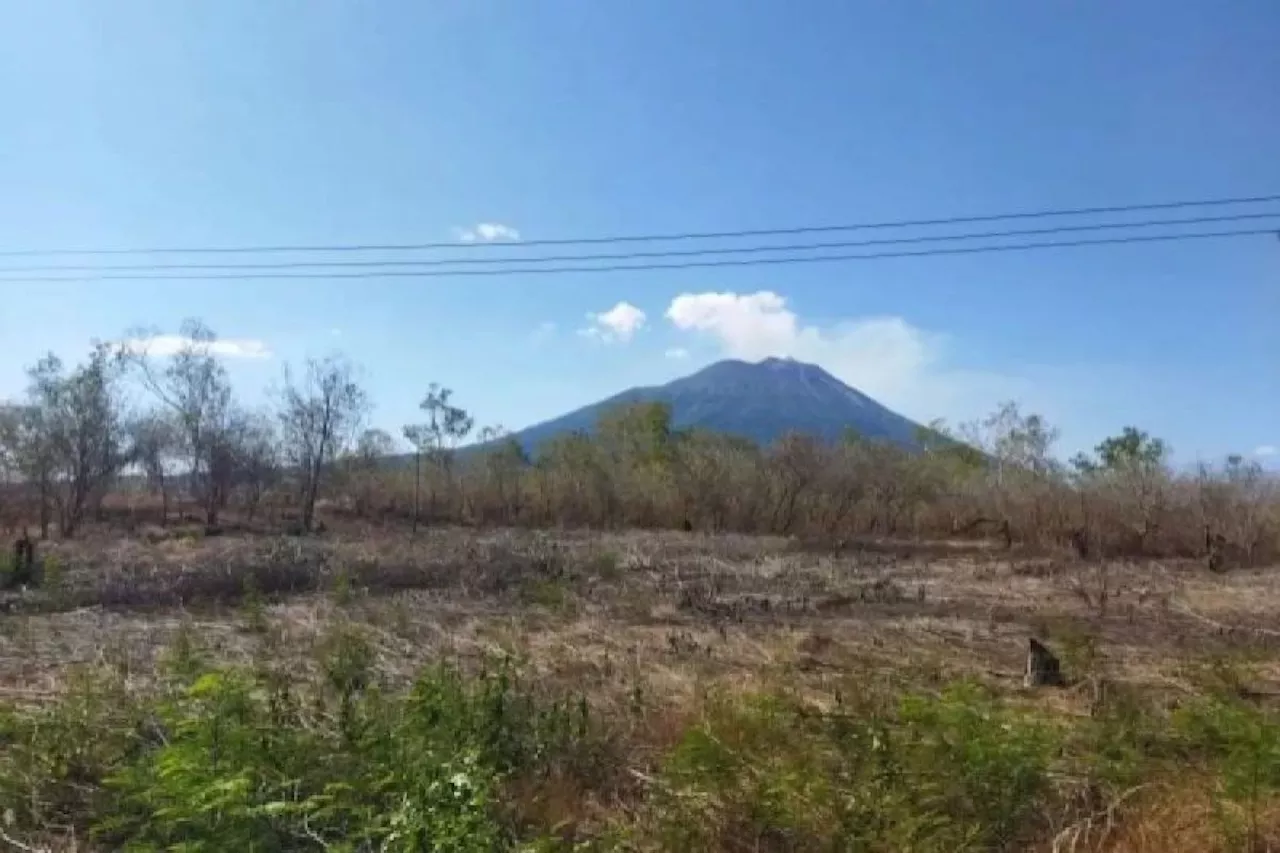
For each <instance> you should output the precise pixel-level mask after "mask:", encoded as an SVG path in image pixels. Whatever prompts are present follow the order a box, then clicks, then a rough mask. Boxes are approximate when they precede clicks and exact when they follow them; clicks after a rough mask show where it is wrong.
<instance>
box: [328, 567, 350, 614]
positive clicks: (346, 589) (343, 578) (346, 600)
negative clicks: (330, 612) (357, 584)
mask: <svg viewBox="0 0 1280 853" xmlns="http://www.w3.org/2000/svg"><path fill="white" fill-rule="evenodd" d="M331 595H332V597H333V603H334V604H335V605H337V606H338V607H346V606H347V605H348V604H350V603H351V598H352V586H351V572H350V571H349V570H348V569H347V567H346V566H342V567H341V568H339V569H338V570H337V571H336V572H335V573H334V575H333V584H332V590H331Z"/></svg>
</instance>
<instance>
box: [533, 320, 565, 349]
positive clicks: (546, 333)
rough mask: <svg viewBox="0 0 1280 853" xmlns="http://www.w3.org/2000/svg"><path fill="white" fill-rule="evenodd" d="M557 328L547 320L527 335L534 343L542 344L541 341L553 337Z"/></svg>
mask: <svg viewBox="0 0 1280 853" xmlns="http://www.w3.org/2000/svg"><path fill="white" fill-rule="evenodd" d="M557 328H558V327H557V326H556V324H555V323H553V322H551V321H550V320H547V321H545V322H542V323H539V324H538V328H536V329H534V330H533V332H532V333H531V334H530V335H529V337H530V338H532V339H533V342H534V343H542V342H543V341H545V340H549V339H550V338H552V337H554V336H555V333H556V330H557Z"/></svg>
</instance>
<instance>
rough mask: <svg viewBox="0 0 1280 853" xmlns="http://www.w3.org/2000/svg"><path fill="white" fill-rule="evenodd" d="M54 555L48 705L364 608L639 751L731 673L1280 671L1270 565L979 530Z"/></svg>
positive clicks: (246, 658)
mask: <svg viewBox="0 0 1280 853" xmlns="http://www.w3.org/2000/svg"><path fill="white" fill-rule="evenodd" d="M49 553H50V554H52V555H54V557H55V561H56V564H57V565H58V567H59V572H58V575H59V577H58V579H57V584H56V586H54V587H52V588H49V589H42V590H34V591H27V592H25V593H20V594H19V593H14V594H10V595H9V597H8V598H7V599H5V600H4V604H5V606H6V608H7V610H8V613H7V614H6V615H3V616H0V700H4V699H7V700H10V701H13V702H16V703H18V704H28V703H31V704H40V703H44V702H48V701H51V700H52V699H54V698H55V697H56V696H57V695H58V694H59V692H60V691H61V689H62V687H63V685H64V684H65V683H66V679H67V677H68V674H69V673H70V672H71V671H72V670H73V669H74V668H76V667H78V666H80V665H83V664H96V665H102V666H107V667H110V668H113V669H116V670H118V671H120V672H122V673H124V674H126V675H127V678H128V683H130V684H132V685H134V686H138V687H141V686H144V685H145V684H146V683H147V682H148V681H150V680H151V679H153V678H154V677H155V676H156V674H157V667H158V664H159V655H160V652H161V650H163V649H164V648H166V647H168V646H169V645H171V644H172V642H173V641H174V639H175V638H176V637H177V636H178V634H179V632H180V631H188V632H189V634H190V636H192V637H193V638H194V639H195V641H196V643H197V645H198V646H199V647H200V648H201V649H202V650H203V651H204V652H205V653H206V654H209V655H211V656H213V657H215V658H217V659H220V660H224V661H229V662H240V663H246V664H250V663H253V662H255V661H262V660H264V659H266V660H270V662H271V663H272V665H274V666H280V667H285V668H288V669H289V670H291V671H294V672H299V671H305V670H308V669H313V668H315V667H316V665H317V664H316V660H317V644H318V643H319V642H320V641H321V639H322V638H323V637H324V636H326V634H327V633H328V631H329V629H330V628H331V627H332V626H333V625H334V624H335V623H336V622H351V623H355V624H358V625H360V626H363V628H364V629H365V631H366V633H367V636H369V637H370V639H371V640H372V643H373V646H374V648H375V649H376V653H377V668H378V672H379V674H380V676H381V677H382V679H383V680H385V681H386V682H387V683H388V684H389V685H404V684H407V683H408V682H409V681H410V680H411V679H412V678H413V677H414V675H415V673H416V672H418V671H419V670H420V668H421V667H422V666H423V665H424V664H428V663H431V662H433V661H439V660H441V659H446V660H453V661H459V662H462V663H463V664H464V665H468V664H472V663H475V662H478V661H479V660H481V659H482V658H484V657H485V656H487V655H491V654H492V653H494V652H498V651H501V652H505V653H508V654H514V655H516V656H518V657H519V658H521V659H523V660H524V661H526V662H527V666H529V667H530V668H532V670H533V671H534V672H535V673H536V674H537V675H538V677H539V678H540V679H541V680H542V681H543V682H545V683H546V684H547V685H553V686H554V685H560V686H564V687H567V688H569V689H572V690H575V691H579V692H583V693H585V694H587V695H589V696H590V697H591V698H592V701H593V702H594V703H595V704H596V705H598V706H599V707H602V708H605V709H608V708H610V707H612V708H615V709H617V710H618V712H619V713H618V717H619V718H623V717H625V716H626V715H625V714H624V713H622V709H624V708H625V707H626V706H627V705H628V704H630V703H634V702H641V703H644V704H645V705H646V706H648V707H649V708H651V709H658V710H660V713H651V714H648V715H646V716H644V717H643V718H639V717H637V718H636V722H635V723H634V725H636V726H639V727H641V729H642V730H637V731H634V732H632V733H631V738H630V743H631V744H632V748H633V749H634V750H635V752H636V754H635V755H633V756H632V763H633V766H635V767H645V766H652V762H653V761H654V760H656V756H658V755H660V754H661V753H662V752H663V751H664V750H665V749H666V748H667V747H668V746H670V744H671V743H673V742H674V741H675V740H676V739H677V738H678V737H679V733H680V732H681V731H682V730H683V729H684V728H685V724H686V722H687V720H688V719H689V718H690V717H691V716H694V715H696V714H697V709H698V708H699V707H700V703H701V700H702V697H703V696H705V695H706V694H707V693H708V692H709V691H712V690H717V689H727V690H732V691H749V690H752V689H755V688H771V687H777V686H780V685H781V686H785V687H786V688H787V689H788V690H791V691H795V692H797V693H799V694H801V695H805V694H807V695H811V696H813V697H815V698H821V697H830V696H831V695H833V693H839V692H840V691H851V690H852V691H859V690H864V691H865V690H869V689H871V688H872V687H874V685H876V684H883V685H886V686H902V685H913V686H917V685H926V686H927V685H938V684H942V683H943V682H945V681H948V680H950V679H952V678H954V677H956V676H970V677H974V678H977V679H980V680H982V681H985V682H987V683H988V684H990V685H992V686H994V687H995V688H996V689H998V690H1000V691H1002V692H1004V693H1005V694H1007V696H1008V697H1009V698H1010V700H1011V701H1013V702H1016V703H1022V704H1030V705H1035V706H1037V707H1038V708H1040V709H1042V710H1045V711H1049V712H1051V713H1054V714H1064V715H1071V716H1084V715H1087V714H1088V713H1089V710H1090V706H1091V703H1092V702H1093V701H1094V693H1093V691H1092V689H1091V685H1093V684H1094V683H1096V682H1097V681H1099V680H1105V681H1107V682H1109V683H1111V684H1115V685H1121V686H1122V687H1123V688H1125V689H1131V690H1137V691H1141V692H1142V693H1144V694H1149V695H1150V696H1152V697H1155V698H1156V700H1157V701H1165V700H1172V701H1176V700H1177V698H1178V697H1179V696H1181V695H1185V694H1189V693H1191V692H1194V691H1195V690H1196V682H1195V678H1194V674H1193V673H1191V672H1190V670H1189V669H1188V666H1187V664H1188V662H1189V661H1193V660H1199V659H1206V658H1213V657H1222V656H1229V657H1230V656H1235V657H1238V658H1248V659H1249V660H1250V661H1251V662H1252V663H1253V669H1252V671H1253V672H1254V673H1255V675H1256V677H1257V682H1256V683H1253V684H1250V685H1249V687H1250V689H1251V690H1253V691H1254V692H1255V693H1256V694H1259V695H1262V696H1264V697H1265V696H1266V695H1267V694H1270V693H1272V692H1277V691H1280V635H1277V633H1276V632H1275V631H1274V629H1273V628H1268V627H1267V626H1268V625H1272V626H1274V625H1275V623H1274V619H1273V617H1272V616H1271V614H1274V613H1276V612H1280V584H1278V583H1276V581H1275V578H1276V577H1278V576H1277V575H1275V573H1274V572H1268V571H1265V570H1250V571H1239V572H1235V573H1230V574H1226V575H1211V574H1208V573H1207V572H1205V571H1204V569H1203V568H1202V566H1201V564H1199V563H1186V564H1179V563H1171V562H1156V561H1145V562H1141V561H1140V562H1132V563H1124V564H1115V565H1112V566H1110V567H1108V570H1107V571H1106V572H1105V580H1104V579H1103V576H1102V574H1101V573H1100V572H1099V570H1098V569H1097V567H1095V566H1093V565H1085V564H1081V563H1078V562H1071V561H1067V560H1062V559H1056V558H1046V557H1043V556H1039V557H1035V556H1025V557H1020V556H1014V557H1010V556H1008V555H1006V554H1004V553H997V552H987V551H984V550H982V549H975V548H971V547H969V548H920V549H918V550H913V549H910V548H906V547H901V546H899V547H893V548H883V547H880V548H867V549H865V550H863V549H857V548H849V547H845V548H843V549H842V550H841V551H840V552H839V553H832V552H830V551H827V550H823V549H820V548H817V547H810V546H801V545H798V544H797V543H796V542H794V541H792V540H788V539H783V538H770V537H745V536H706V535H697V534H679V533H644V532H631V533H617V534H599V533H556V534H549V533H538V532H528V531H516V530H504V531H489V532H476V531H469V530H461V529H434V530H429V531H426V532H424V533H423V534H421V535H420V536H419V537H417V538H416V539H415V538H411V537H409V536H408V535H398V534H397V535H391V534H384V535H380V536H376V537H342V536H333V537H330V538H325V537H316V538H306V539H303V538H283V537H252V536H220V537H211V538H195V537H191V538H176V539H169V540H167V541H162V542H148V541H145V540H143V539H129V540H126V539H115V540H100V541H77V542H67V543H60V544H55V545H52V546H51V547H50V550H49ZM246 576H251V577H253V578H254V585H253V590H251V591H250V592H249V599H248V602H246V600H245V593H246V586H245V581H244V578H245V577H246ZM1104 585H1105V587H1106V606H1105V610H1104V609H1103V607H1102V606H1101V605H1100V595H1099V593H1100V590H1101V589H1102V587H1103V586H1104ZM254 590H256V591H254ZM259 595H260V596H261V601H262V603H261V605H259V604H257V603H255V602H256V601H257V596H259ZM1028 636H1036V637H1039V638H1042V639H1045V640H1046V641H1047V642H1048V643H1049V645H1050V646H1051V647H1053V648H1054V649H1055V650H1056V651H1058V652H1059V653H1060V654H1061V655H1062V657H1063V658H1064V664H1065V666H1066V668H1067V674H1068V676H1069V677H1070V678H1071V679H1073V681H1074V682H1075V683H1074V686H1071V687H1068V688H1065V689H1062V690H1049V691H1043V692H1038V693H1035V694H1028V693H1026V692H1025V691H1023V690H1022V689H1021V681H1020V676H1021V669H1022V664H1023V656H1024V654H1025V648H1026V638H1027V637H1028ZM565 784H566V785H568V784H570V783H569V782H566V783H565ZM1197 790H1198V789H1196V788H1194V787H1189V788H1188V789H1187V790H1185V791H1183V790H1161V791H1158V792H1155V793H1152V792H1147V793H1146V794H1145V795H1144V796H1143V797H1140V798H1135V803H1134V804H1133V805H1132V806H1131V807H1129V808H1127V810H1126V812H1125V814H1124V819H1123V820H1122V821H1121V823H1120V824H1119V825H1117V826H1116V827H1114V828H1113V829H1111V830H1109V831H1108V832H1107V833H1106V834H1105V842H1104V839H1103V838H1102V837H1101V836H1099V837H1098V838H1095V840H1094V842H1091V843H1090V844H1089V845H1085V846H1080V847H1079V848H1078V849H1081V850H1084V849H1099V850H1101V849H1106V850H1115V851H1156V850H1170V851H1177V850H1188V851H1189V850H1210V849H1214V848H1213V847H1211V846H1202V845H1207V844H1209V843H1210V842H1209V841H1207V840H1205V839H1206V838H1207V837H1208V836H1203V837H1202V836H1201V835H1200V834H1198V833H1202V832H1208V830H1207V829H1205V828H1204V827H1205V826H1206V825H1207V824H1206V821H1205V820H1197V819H1196V818H1195V815H1197V814H1199V813H1200V812H1198V811H1197V809H1199V810H1201V811H1202V810H1203V809H1204V808H1207V806H1205V804H1204V803H1203V802H1202V801H1196V802H1192V800H1194V799H1195V797H1197V796H1200V797H1201V800H1202V799H1203V796H1202V795H1201V794H1197V793H1196V791H1197ZM516 796H518V797H521V798H524V799H527V801H528V802H527V803H526V804H525V807H523V808H524V810H525V811H528V812H531V813H537V814H541V815H543V818H545V820H546V822H547V823H548V824H549V825H550V824H555V823H556V822H558V821H561V820H563V819H567V818H566V816H567V815H569V814H572V815H574V819H575V820H576V821H578V822H579V823H583V822H586V823H590V821H591V815H592V814H601V813H603V812H606V811H608V810H609V809H610V808H613V807H614V805H616V804H610V803H606V802H599V801H598V796H599V795H598V792H597V793H594V794H590V795H588V794H587V793H585V792H582V791H575V790H568V789H564V790H561V789H560V788H557V787H556V786H555V785H550V787H548V788H546V789H545V790H540V791H525V792H523V793H518V794H516ZM1175 818H1176V819H1175Z"/></svg>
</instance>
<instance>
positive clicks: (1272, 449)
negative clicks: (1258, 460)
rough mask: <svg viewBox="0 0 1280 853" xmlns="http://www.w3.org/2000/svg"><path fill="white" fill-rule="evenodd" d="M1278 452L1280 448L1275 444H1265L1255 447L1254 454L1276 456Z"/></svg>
mask: <svg viewBox="0 0 1280 853" xmlns="http://www.w3.org/2000/svg"><path fill="white" fill-rule="evenodd" d="M1277 453H1280V449H1278V448H1277V447H1276V446H1275V445H1274V444H1263V445H1259V446H1258V447H1255V448H1254V449H1253V455H1254V456H1275V455H1276V454H1277Z"/></svg>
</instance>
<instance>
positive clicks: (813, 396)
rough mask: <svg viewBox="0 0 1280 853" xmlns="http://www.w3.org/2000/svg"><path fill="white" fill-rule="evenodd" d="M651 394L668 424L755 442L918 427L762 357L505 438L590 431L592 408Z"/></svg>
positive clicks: (533, 444) (815, 375) (814, 370)
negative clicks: (667, 409) (665, 408)
mask: <svg viewBox="0 0 1280 853" xmlns="http://www.w3.org/2000/svg"><path fill="white" fill-rule="evenodd" d="M655 401H661V402H665V403H668V404H670V406H671V413H672V422H673V426H675V427H676V428H686V427H699V428H702V429H709V430H715V431H717V432H725V433H731V434H734V435H739V436H743V437H746V438H750V439H752V440H753V441H756V442H759V443H761V444H768V443H770V442H772V441H774V440H775V439H777V438H778V437H780V436H781V435H783V434H784V433H786V432H788V431H792V430H794V431H798V432H804V433H810V434H813V435H817V436H819V437H821V438H823V439H826V440H828V441H834V440H836V439H838V438H839V437H840V436H841V435H842V434H843V433H844V431H845V430H846V429H847V428H852V429H854V430H855V431H857V432H858V433H859V434H860V435H863V436H865V437H867V438H872V439H880V440H885V441H890V442H892V443H894V444H898V445H901V446H903V447H912V448H914V447H916V446H917V431H918V430H919V429H920V427H919V425H918V424H916V423H915V422H913V421H911V420H908V419H907V418H905V417H903V416H902V415H899V414H897V413H896V412H893V411H890V410H889V409H887V408H885V407H884V406H882V405H880V404H879V403H877V402H876V401H875V400H873V399H871V398H870V397H868V396H867V395H865V394H863V393H862V392H860V391H858V390H856V389H854V388H850V387H849V386H848V385H845V384H844V383H843V382H841V381H840V380H838V379H836V378H835V377H834V376H832V375H831V374H830V373H827V372H826V371H825V370H823V369H822V368H821V367H818V366H816V365H812V364H804V363H802V362H797V361H792V360H790V359H778V358H767V359H765V360H764V361H761V362H758V363H756V364H751V363H749V362H745V361H737V360H727V361H720V362H716V363H715V364H712V365H710V366H709V367H706V368H704V369H702V370H699V371H698V372H697V373H694V374H691V375H689V376H686V377H683V378H681V379H676V380H674V381H672V382H669V383H667V384H666V385H658V386H653V387H647V388H632V389H630V390H627V391H623V392H622V393H621V394H616V395H614V396H613V397H610V398H608V399H606V400H601V401H600V402H598V403H593V404H591V405H589V406H584V407H582V408H581V409H576V410H574V411H572V412H569V413H568V414H565V415H562V416H560V417H558V418H553V419H552V420H549V421H544V422H543V423H540V424H535V425H534V426H531V427H528V428H527V429H523V430H521V431H520V432H517V433H515V434H514V436H513V437H514V438H515V439H516V440H517V441H519V442H520V444H521V445H522V446H523V447H524V448H525V449H526V450H529V451H536V449H537V447H538V445H540V444H541V443H542V442H544V441H546V440H547V439H549V438H551V437H553V436H556V435H559V434H562V433H566V432H572V431H576V430H582V431H588V432H589V431H591V430H593V429H594V427H595V425H596V420H597V419H598V418H599V417H600V415H601V414H602V413H603V412H606V411H608V410H609V409H611V408H613V407H614V406H619V405H624V404H628V403H642V402H655Z"/></svg>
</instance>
